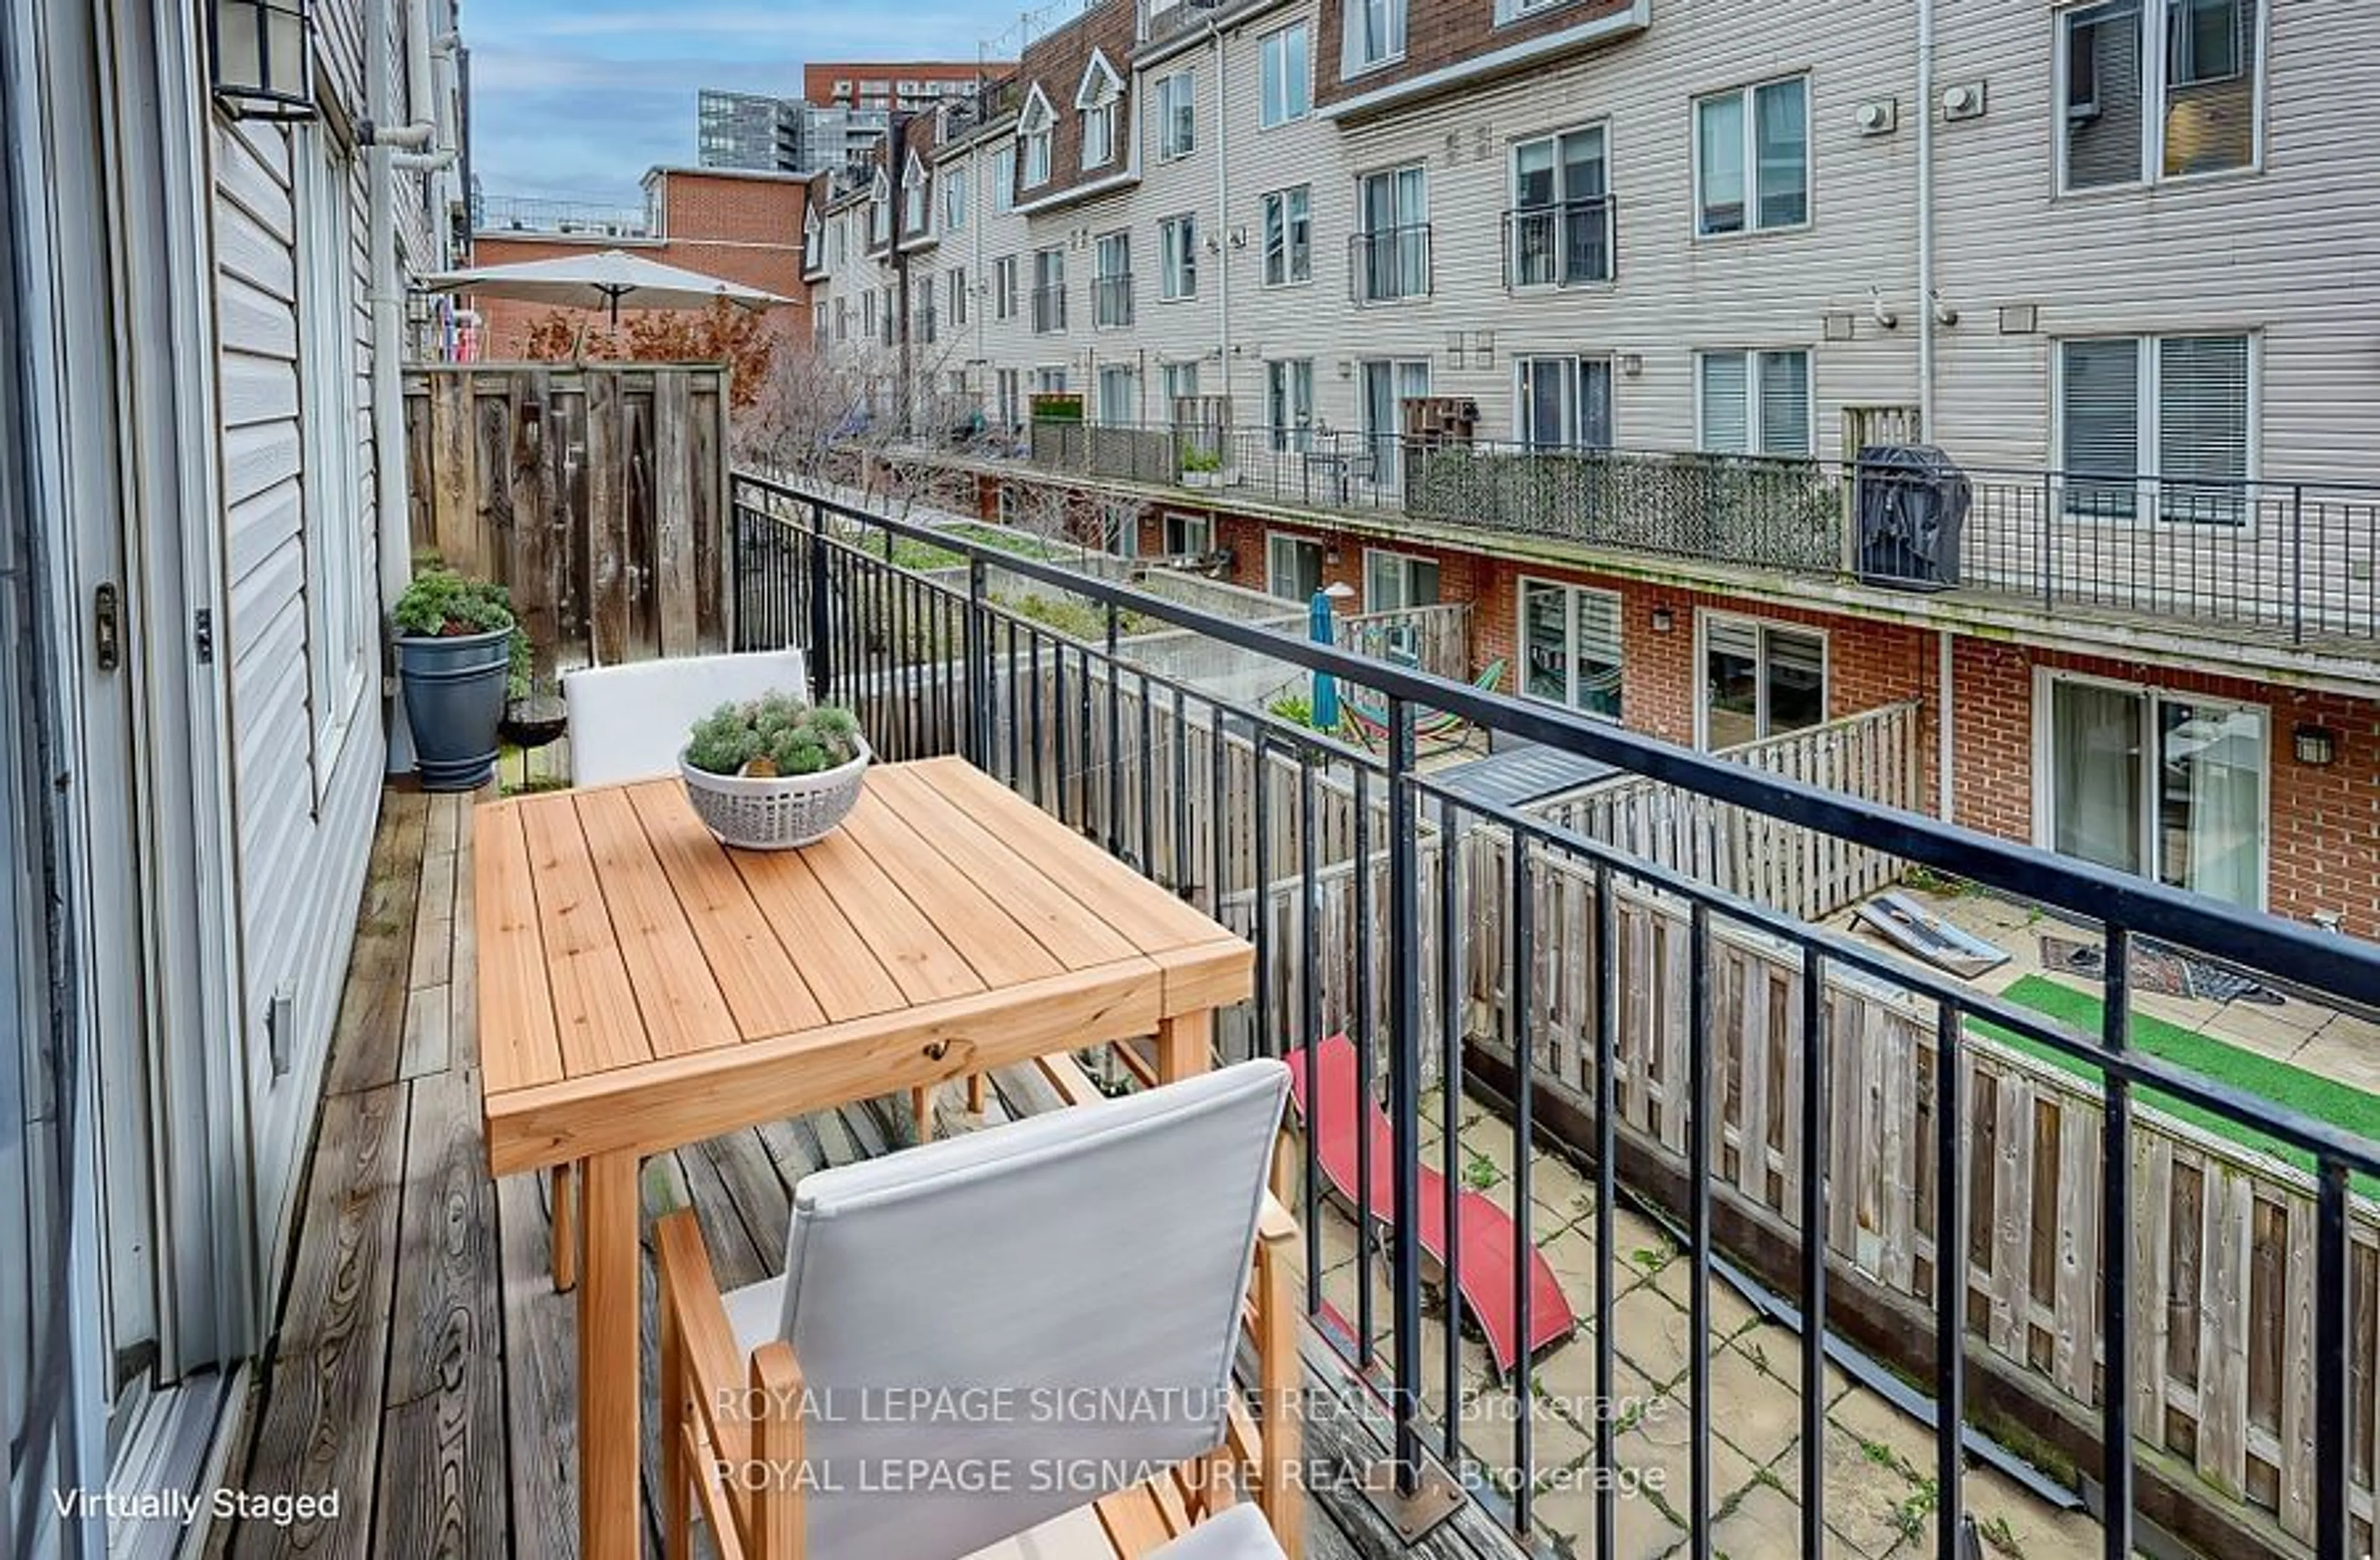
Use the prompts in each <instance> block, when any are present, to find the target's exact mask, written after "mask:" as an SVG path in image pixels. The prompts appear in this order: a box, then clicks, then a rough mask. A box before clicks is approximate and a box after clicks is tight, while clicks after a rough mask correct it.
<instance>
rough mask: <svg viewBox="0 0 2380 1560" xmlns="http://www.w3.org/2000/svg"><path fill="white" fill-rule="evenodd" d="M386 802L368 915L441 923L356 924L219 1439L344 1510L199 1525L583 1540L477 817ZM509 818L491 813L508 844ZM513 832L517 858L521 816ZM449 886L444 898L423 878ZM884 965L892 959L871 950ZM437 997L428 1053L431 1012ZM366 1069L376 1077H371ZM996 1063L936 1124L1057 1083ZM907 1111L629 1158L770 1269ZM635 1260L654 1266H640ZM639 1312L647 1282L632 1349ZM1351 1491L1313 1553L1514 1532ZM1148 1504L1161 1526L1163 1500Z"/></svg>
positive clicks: (266, 1473) (1325, 1509)
mask: <svg viewBox="0 0 2380 1560" xmlns="http://www.w3.org/2000/svg"><path fill="white" fill-rule="evenodd" d="M390 802H391V805H390V807H389V808H388V809H387V810H386V811H385V812H384V813H383V822H382V829H381V836H380V838H379V840H378V841H377V842H376V847H375V849H376V854H375V863H376V870H375V886H374V887H373V888H372V889H370V890H368V892H367V896H366V900H365V903H364V906H363V907H362V910H363V914H364V915H365V916H366V918H367V919H370V918H372V917H381V918H385V917H387V916H388V914H389V913H390V907H391V906H392V905H393V904H397V903H403V904H404V905H406V907H407V915H408V916H414V915H417V914H419V915H420V916H423V917H426V918H428V919H430V920H433V921H436V920H442V918H441V915H440V912H441V910H442V908H443V926H444V927H445V929H446V930H445V931H444V932H419V931H418V930H417V927H418V926H419V921H418V920H408V921H407V923H406V924H404V925H402V926H396V927H394V928H392V929H391V930H392V932H394V937H393V940H392V942H391V944H390V945H393V946H394V947H395V949H397V950H399V951H400V952H401V953H402V955H403V957H389V953H388V946H386V945H382V944H380V943H371V942H367V941H366V940H365V939H363V938H361V937H359V938H358V944H357V953H356V956H355V957H354V959H353V960H352V962H351V966H350V970H349V975H348V989H347V992H346V1006H343V1008H342V1014H343V1018H342V1023H341V1028H340V1037H339V1044H340V1046H341V1047H342V1048H343V1054H340V1055H334V1058H333V1068H332V1073H333V1076H334V1077H335V1078H337V1079H341V1080H343V1081H345V1082H346V1083H348V1084H349V1085H351V1086H355V1085H360V1086H359V1087H350V1088H349V1089H347V1090H345V1091H338V1092H334V1093H330V1094H327V1095H326V1098H325V1100H324V1102H323V1105H322V1117H321V1121H320V1123H319V1126H318V1128H317V1137H316V1142H315V1146H314V1151H313V1155H314V1157H313V1164H312V1168H311V1173H310V1180H309V1183H308V1190H307V1195H306V1201H305V1205H304V1215H303V1222H302V1224H301V1225H300V1228H299V1231H298V1236H297V1252H296V1256H295V1259H294V1265H293V1271H292V1279H291V1283H290V1287H289V1294H288V1304H287V1309H286V1310H285V1315H284V1318H283V1322H282V1325H281V1329H280V1333H279V1335H278V1337H277V1340H276V1342H275V1345H274V1347H273V1354H272V1356H271V1359H270V1362H269V1368H268V1369H267V1370H266V1371H264V1372H262V1375H261V1384H260V1386H259V1388H258V1391H257V1393H256V1395H254V1397H253V1398H252V1399H251V1402H250V1405H249V1422H248V1425H247V1427H246V1434H247V1437H248V1440H247V1444H246V1445H245V1446H244V1447H243V1448H241V1449H240V1450H239V1451H237V1452H236V1453H235V1460H234V1463H233V1467H234V1468H235V1469H245V1473H244V1475H243V1477H242V1482H243V1483H244V1484H245V1485H246V1487H248V1488H249V1489H251V1490H254V1491H258V1492H274V1491H278V1492H284V1493H295V1492H298V1491H303V1490H316V1491H320V1490H325V1489H329V1488H332V1487H337V1488H339V1489H341V1490H342V1491H343V1493H344V1497H345V1499H344V1505H343V1512H342V1516H341V1517H340V1519H339V1520H338V1522H336V1523H335V1524H315V1525H311V1526H305V1525H301V1526H299V1527H297V1528H292V1529H278V1528H273V1527H269V1526H262V1525H257V1524H249V1525H247V1526H244V1527H241V1528H238V1529H236V1530H231V1531H229V1532H227V1533H224V1532H219V1533H216V1534H213V1535H212V1542H213V1544H214V1547H215V1549H216V1550H218V1551H220V1552H222V1553H225V1554H231V1555H235V1556H245V1555H250V1554H255V1555H278V1554H300V1553H302V1554H309V1555H353V1556H359V1557H366V1560H378V1557H381V1556H386V1557H388V1560H412V1557H413V1556H416V1555H421V1554H453V1555H468V1556H477V1555H483V1554H494V1555H501V1554H510V1555H512V1556H514V1557H515V1560H549V1557H551V1560H568V1557H571V1556H575V1555H576V1554H577V1510H578V1503H577V1463H578V1459H577V1441H576V1435H575V1425H574V1417H575V1414H576V1411H577V1410H576V1392H575V1382H576V1379H577V1368H578V1366H577V1322H576V1312H575V1309H574V1302H573V1299H572V1298H571V1297H570V1296H568V1295H559V1294H556V1293H554V1292H553V1286H552V1281H551V1272H552V1269H551V1266H550V1261H551V1259H550V1253H549V1249H548V1237H549V1232H550V1213H549V1210H548V1208H547V1205H546V1200H545V1198H544V1196H543V1193H542V1189H541V1185H540V1181H539V1180H538V1179H537V1178H535V1177H530V1176H510V1177H506V1178H504V1179H503V1180H499V1181H491V1180H490V1179H489V1178H488V1176H487V1170H486V1145H485V1143H484V1140H483V1139H482V1137H481V1132H480V1121H479V1118H478V1114H477V1112H476V1110H475V1109H473V1108H472V1103H474V1102H476V1100H477V1098H478V1080H477V1079H476V1078H474V1077H473V1076H472V1075H471V1073H470V1072H469V1071H468V1063H469V1062H470V1059H471V1058H472V1057H473V1056H475V1055H476V1054H477V1053H478V1046H477V1043H476V1034H475V1026H476V1023H477V1020H478V1006H477V1002H476V995H477V993H476V990H475V988H474V983H475V982H476V981H479V980H482V979H495V980H502V979H504V978H505V977H504V974H503V972H502V970H501V969H500V967H499V965H498V964H497V962H496V961H492V960H491V961H488V962H487V963H485V964H483V963H482V960H483V959H486V958H487V954H488V950H487V949H486V948H484V947H481V946H478V945H475V942H474V933H475V930H476V929H475V927H474V925H473V921H472V916H471V908H470V903H471V895H470V893H469V886H470V884H471V883H472V881H473V874H474V872H475V871H478V870H480V866H481V865H483V863H481V862H480V861H478V860H476V859H475V855H476V853H478V852H479V851H480V849H482V847H485V846H486V845H487V843H488V841H487V840H485V839H478V838H475V831H474V828H473V824H474V823H476V822H477V819H478V817H479V816H480V814H477V813H475V812H473V811H472V810H469V809H467V808H463V807H460V806H457V807H456V808H455V810H454V817H455V820H456V823H457V824H458V825H459V826H458V828H457V829H456V832H455V836H454V839H453V847H452V848H453V857H454V870H453V871H452V872H451V873H448V872H446V871H443V870H439V869H432V870H431V871H430V872H429V873H428V874H427V876H426V877H425V875H424V871H423V868H424V863H425V862H427V861H429V860H430V859H431V856H432V855H433V854H434V853H440V852H442V850H443V846H444V839H443V836H442V835H440V833H439V832H438V831H439V828H440V825H439V824H438V823H436V822H435V821H436V820H437V818H438V811H437V806H436V803H435V802H432V803H431V804H430V805H428V806H424V805H422V798H405V797H404V796H403V794H402V793H393V794H392V796H391V798H390ZM498 816H500V817H501V816H506V815H504V814H498ZM511 835H512V841H513V847H512V848H513V849H514V851H515V853H516V855H519V856H522V857H525V856H526V849H525V841H524V840H523V836H522V835H521V832H520V830H519V828H518V827H517V825H515V826H514V827H513V828H512V830H511ZM1009 837H1014V836H1013V835H1012V836H1009ZM494 839H495V842H496V844H497V846H498V848H499V850H500V851H501V850H502V849H503V848H504V830H503V829H502V828H501V827H500V828H499V829H498V830H497V831H496V832H495V835H494ZM383 869H385V870H384V871H383ZM458 884H459V885H460V888H459V891H458V888H457V885H458ZM440 896H444V897H446V898H447V899H448V901H449V902H448V903H447V904H446V905H444V906H443V907H441V906H439V905H437V904H436V903H434V902H433V901H434V900H435V899H436V898H438V897H440ZM442 959H443V963H442V962H441V961H442ZM877 979H879V980H880V981H881V980H888V978H887V977H885V976H884V975H883V972H882V971H881V970H879V971H877ZM408 993H410V999H408ZM442 996H443V999H444V1008H443V1011H444V1013H445V1015H446V1029H447V1031H448V1032H447V1034H446V1037H445V1038H446V1040H447V1042H448V1043H447V1044H446V1046H445V1047H444V1049H443V1054H442V1053H441V1052H439V1051H438V1050H437V1049H436V1048H435V1047H434V1046H433V1045H432V1044H431V1038H430V1033H431V1030H433V1029H434V1028H435V1021H434V1020H432V1019H431V1018H428V1017H427V1016H426V1015H427V1014H428V1013H429V1012H430V1011H431V1010H432V1009H434V1008H435V1007H436V1006H437V1005H438V1004H439V1003H440V1001H441V998H442ZM417 1010H418V1011H417ZM350 1011H352V1012H353V1013H355V1014H356V1015H358V1018H356V1020H355V1021H354V1022H352V1023H350V1022H348V1021H347V1020H346V1018H345V1015H346V1013H348V1012H350ZM365 1015H373V1016H374V1017H371V1018H370V1019H369V1020H367V1019H366V1018H365V1017H364V1016H365ZM346 1048H353V1050H354V1053H355V1054H353V1055H352V1056H348V1055H346V1054H344V1053H345V1050H346ZM343 1064H344V1065H343ZM365 1079H381V1081H378V1082H370V1083H364V1082H363V1081H362V1080H365ZM990 1085H991V1087H990V1094H989V1097H988V1108H987V1110H986V1112H985V1115H984V1116H983V1117H981V1118H977V1117H974V1116H971V1115H969V1114H968V1113H967V1111H966V1109H965V1091H963V1090H960V1089H957V1088H945V1089H944V1090H943V1091H941V1097H940V1099H939V1101H938V1125H939V1127H941V1129H942V1130H946V1131H959V1130H965V1129H969V1128H971V1127H977V1126H980V1125H983V1124H985V1123H986V1122H991V1121H998V1120H1002V1119H1006V1118H1008V1117H1011V1116H1018V1115H1030V1114H1034V1113H1036V1112H1038V1111H1043V1110H1049V1109H1053V1108H1057V1107H1058V1106H1059V1105H1060V1104H1061V1103H1062V1095H1061V1094H1060V1093H1059V1091H1057V1090H1056V1089H1055V1088H1054V1087H1053V1086H1052V1085H1051V1084H1050V1081H1049V1080H1048V1079H1047V1078H1046V1077H1045V1076H1044V1075H1043V1074H1042V1072H1041V1070H1040V1069H1039V1067H1038V1066H1036V1065H1034V1064H1032V1063H1020V1064H1016V1065H1013V1066H1000V1067H997V1068H995V1069H993V1070H992V1072H991V1073H990ZM910 1130H911V1129H910V1127H909V1125H908V1105H907V1102H906V1100H905V1098H901V1099H892V1098H887V1099H875V1100H867V1101H862V1102H859V1103H854V1104H851V1105H847V1106H845V1107H844V1108H843V1109H842V1110H839V1111H834V1112H829V1113H823V1114H821V1115H815V1116H810V1117H805V1118H802V1119H798V1120H787V1121H777V1122H771V1123H768V1124H766V1125H764V1126H762V1127H759V1128H757V1129H753V1130H747V1131H746V1132H743V1133H739V1134H735V1135H733V1136H731V1137H729V1138H726V1139H722V1140H715V1141H712V1142H707V1143H703V1144H700V1145H698V1146H697V1147H694V1148H690V1149H686V1150H682V1151H679V1152H677V1153H675V1154H672V1155H667V1156H664V1157H663V1158H662V1159H661V1160H658V1161H656V1162H655V1163H654V1164H653V1166H651V1167H650V1171H649V1173H648V1175H647V1176H645V1178H644V1187H643V1191H644V1200H645V1204H646V1208H647V1212H648V1213H649V1214H650V1213H653V1212H655V1211H657V1209H658V1208H659V1207H660V1206H661V1200H662V1199H664V1198H666V1199H670V1200H675V1199H678V1198H681V1197H683V1198H686V1199H688V1200H691V1202H692V1203H693V1205H694V1206H695V1207H696V1209H697V1212H698V1217H699V1219H700V1220H701V1222H702V1224H703V1226H704V1234H705V1237H706V1238H707V1239H708V1240H709V1241H710V1243H711V1248H712V1250H713V1253H714V1255H715V1256H718V1255H719V1254H721V1253H736V1254H737V1255H736V1257H735V1263H734V1267H735V1271H734V1272H733V1273H732V1274H731V1273H730V1271H729V1266H730V1264H729V1263H728V1262H727V1261H725V1260H724V1259H722V1277H726V1278H728V1279H729V1281H730V1282H736V1281H740V1280H743V1279H746V1278H748V1277H758V1276H762V1275H764V1274H768V1273H773V1272H774V1271H776V1270H777V1269H778V1268H779V1267H781V1266H782V1263H783V1239H784V1227H785V1218H786V1213H787V1209H788V1207H789V1203H790V1192H791V1188H792V1186H793V1184H794V1183H795V1182H796V1181H797V1180H798V1179H799V1178H800V1177H801V1176H804V1175H806V1174H807V1173H809V1172H810V1171H811V1170H813V1169H816V1168H819V1167H821V1166H824V1165H829V1164H848V1163H851V1162H853V1161H855V1160H858V1159H863V1158H868V1157H872V1156H874V1155H877V1154H880V1153H885V1152H892V1150H894V1149H897V1148H899V1147H901V1146H903V1145H904V1143H905V1141H906V1140H907V1137H908V1135H909V1132H910ZM645 1282H646V1286H647V1287H648V1288H650V1283H651V1274H650V1268H649V1269H648V1271H647V1273H646V1275H645ZM650 1315H651V1313H650V1305H648V1307H647V1308H646V1314H645V1320H644V1325H643V1327H642V1328H641V1329H640V1333H641V1339H640V1342H641V1347H643V1348H645V1349H646V1350H647V1351H650V1349H651V1348H652V1347H653V1340H652V1326H651V1321H650ZM1308 1363H1309V1369H1310V1371H1312V1372H1313V1373H1315V1374H1316V1375H1317V1377H1318V1379H1319V1378H1320V1377H1321V1376H1322V1375H1323V1374H1324V1373H1326V1372H1330V1371H1334V1370H1336V1369H1337V1367H1335V1365H1333V1364H1332V1362H1331V1357H1330V1355H1329V1354H1328V1351H1327V1347H1326V1346H1323V1345H1321V1344H1320V1343H1319V1342H1318V1341H1313V1340H1309V1343H1308ZM646 1368H647V1370H648V1371H650V1369H651V1364H650V1359H648V1361H647V1367H646ZM1334 1424H1336V1425H1337V1426H1338V1428H1336V1429H1333V1428H1330V1427H1331V1426H1332V1425H1334ZM1307 1436H1308V1441H1309V1444H1313V1445H1315V1446H1316V1447H1317V1449H1318V1451H1320V1452H1322V1453H1323V1454H1324V1455H1326V1456H1342V1455H1344V1456H1364V1457H1369V1456H1373V1455H1376V1454H1377V1451H1378V1445H1379V1444H1380V1441H1379V1434H1378V1427H1377V1426H1374V1425H1369V1424H1367V1423H1366V1422H1363V1421H1361V1420H1348V1419H1347V1417H1345V1416H1341V1415H1330V1416H1325V1417H1324V1418H1323V1419H1322V1420H1319V1421H1318V1422H1317V1423H1315V1424H1312V1425H1309V1428H1308V1431H1307ZM652 1460H653V1459H652V1457H651V1455H650V1446H649V1447H648V1449H647V1456H645V1458H644V1459H643V1462H644V1465H645V1466H644V1467H643V1468H642V1469H640V1471H641V1473H642V1476H643V1478H644V1480H645V1481H647V1490H648V1494H649V1495H650V1487H651V1486H650V1481H651V1480H652V1478H653V1469H652V1468H651V1463H652ZM1347 1498H1348V1497H1345V1496H1343V1495H1333V1494H1324V1495H1322V1496H1320V1497H1319V1498H1318V1500H1316V1501H1315V1502H1314V1503H1312V1504H1311V1505H1309V1511H1310V1512H1311V1514H1312V1515H1311V1516H1310V1517H1309V1519H1308V1534H1307V1554H1309V1555H1310V1556H1313V1557H1314V1560H1356V1557H1357V1556H1367V1557H1368V1556H1386V1555H1389V1554H1412V1555H1415V1556H1419V1557H1422V1560H1488V1557H1492V1560H1504V1557H1506V1556H1510V1555H1514V1554H1517V1551H1515V1550H1513V1549H1512V1548H1511V1547H1510V1546H1509V1545H1508V1544H1504V1543H1502V1542H1501V1541H1500V1540H1497V1538H1496V1535H1495V1534H1494V1531H1493V1529H1492V1525H1490V1524H1489V1522H1488V1518H1487V1517H1485V1516H1484V1515H1483V1514H1477V1513H1473V1514H1471V1516H1470V1517H1466V1518H1464V1519H1463V1520H1461V1521H1458V1522H1457V1523H1454V1524H1450V1525H1449V1526H1448V1527H1447V1528H1444V1529H1441V1530H1439V1533H1437V1534H1434V1535H1432V1537H1431V1538H1430V1540H1429V1541H1427V1542H1425V1543H1424V1544H1423V1545H1421V1546H1418V1547H1416V1548H1415V1549H1413V1550H1411V1551H1403V1550H1391V1549H1389V1548H1384V1547H1380V1534H1381V1533H1382V1532H1383V1531H1384V1530H1383V1529H1381V1528H1380V1526H1379V1525H1378V1519H1377V1518H1372V1517H1368V1515H1367V1514H1364V1513H1360V1512H1357V1511H1354V1510H1352V1509H1348V1508H1346V1506H1345V1502H1346V1500H1347ZM1146 1509H1147V1513H1148V1514H1149V1515H1150V1516H1151V1517H1153V1518H1154V1519H1155V1520H1156V1521H1157V1522H1158V1524H1159V1526H1160V1527H1161V1526H1162V1525H1163V1521H1164V1517H1163V1513H1162V1511H1161V1510H1160V1509H1159V1508H1158V1507H1156V1506H1155V1505H1154V1504H1153V1503H1151V1504H1150V1505H1148V1506H1147V1508H1146ZM646 1520H647V1527H648V1540H649V1548H650V1541H651V1540H652V1539H653V1538H654V1536H655V1535H656V1534H657V1526H656V1519H655V1517H654V1513H653V1510H652V1506H651V1503H650V1499H649V1500H648V1502H647V1505H646ZM1085 1521H1088V1522H1090V1524H1091V1525H1092V1526H1093V1527H1094V1528H1096V1526H1097V1519H1096V1517H1092V1516H1091V1514H1089V1513H1087V1512H1086V1513H1083V1514H1081V1515H1080V1516H1079V1517H1077V1518H1076V1519H1075V1531H1076V1533H1077V1535H1079V1534H1080V1533H1081V1532H1082V1531H1083V1524H1084V1522H1085ZM655 1552H657V1551H655ZM1033 1553H1034V1554H1037V1555H1041V1554H1052V1553H1057V1552H1056V1551H1051V1550H1048V1549H1046V1548H1037V1549H1035V1550H1034V1551H1033Z"/></svg>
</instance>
